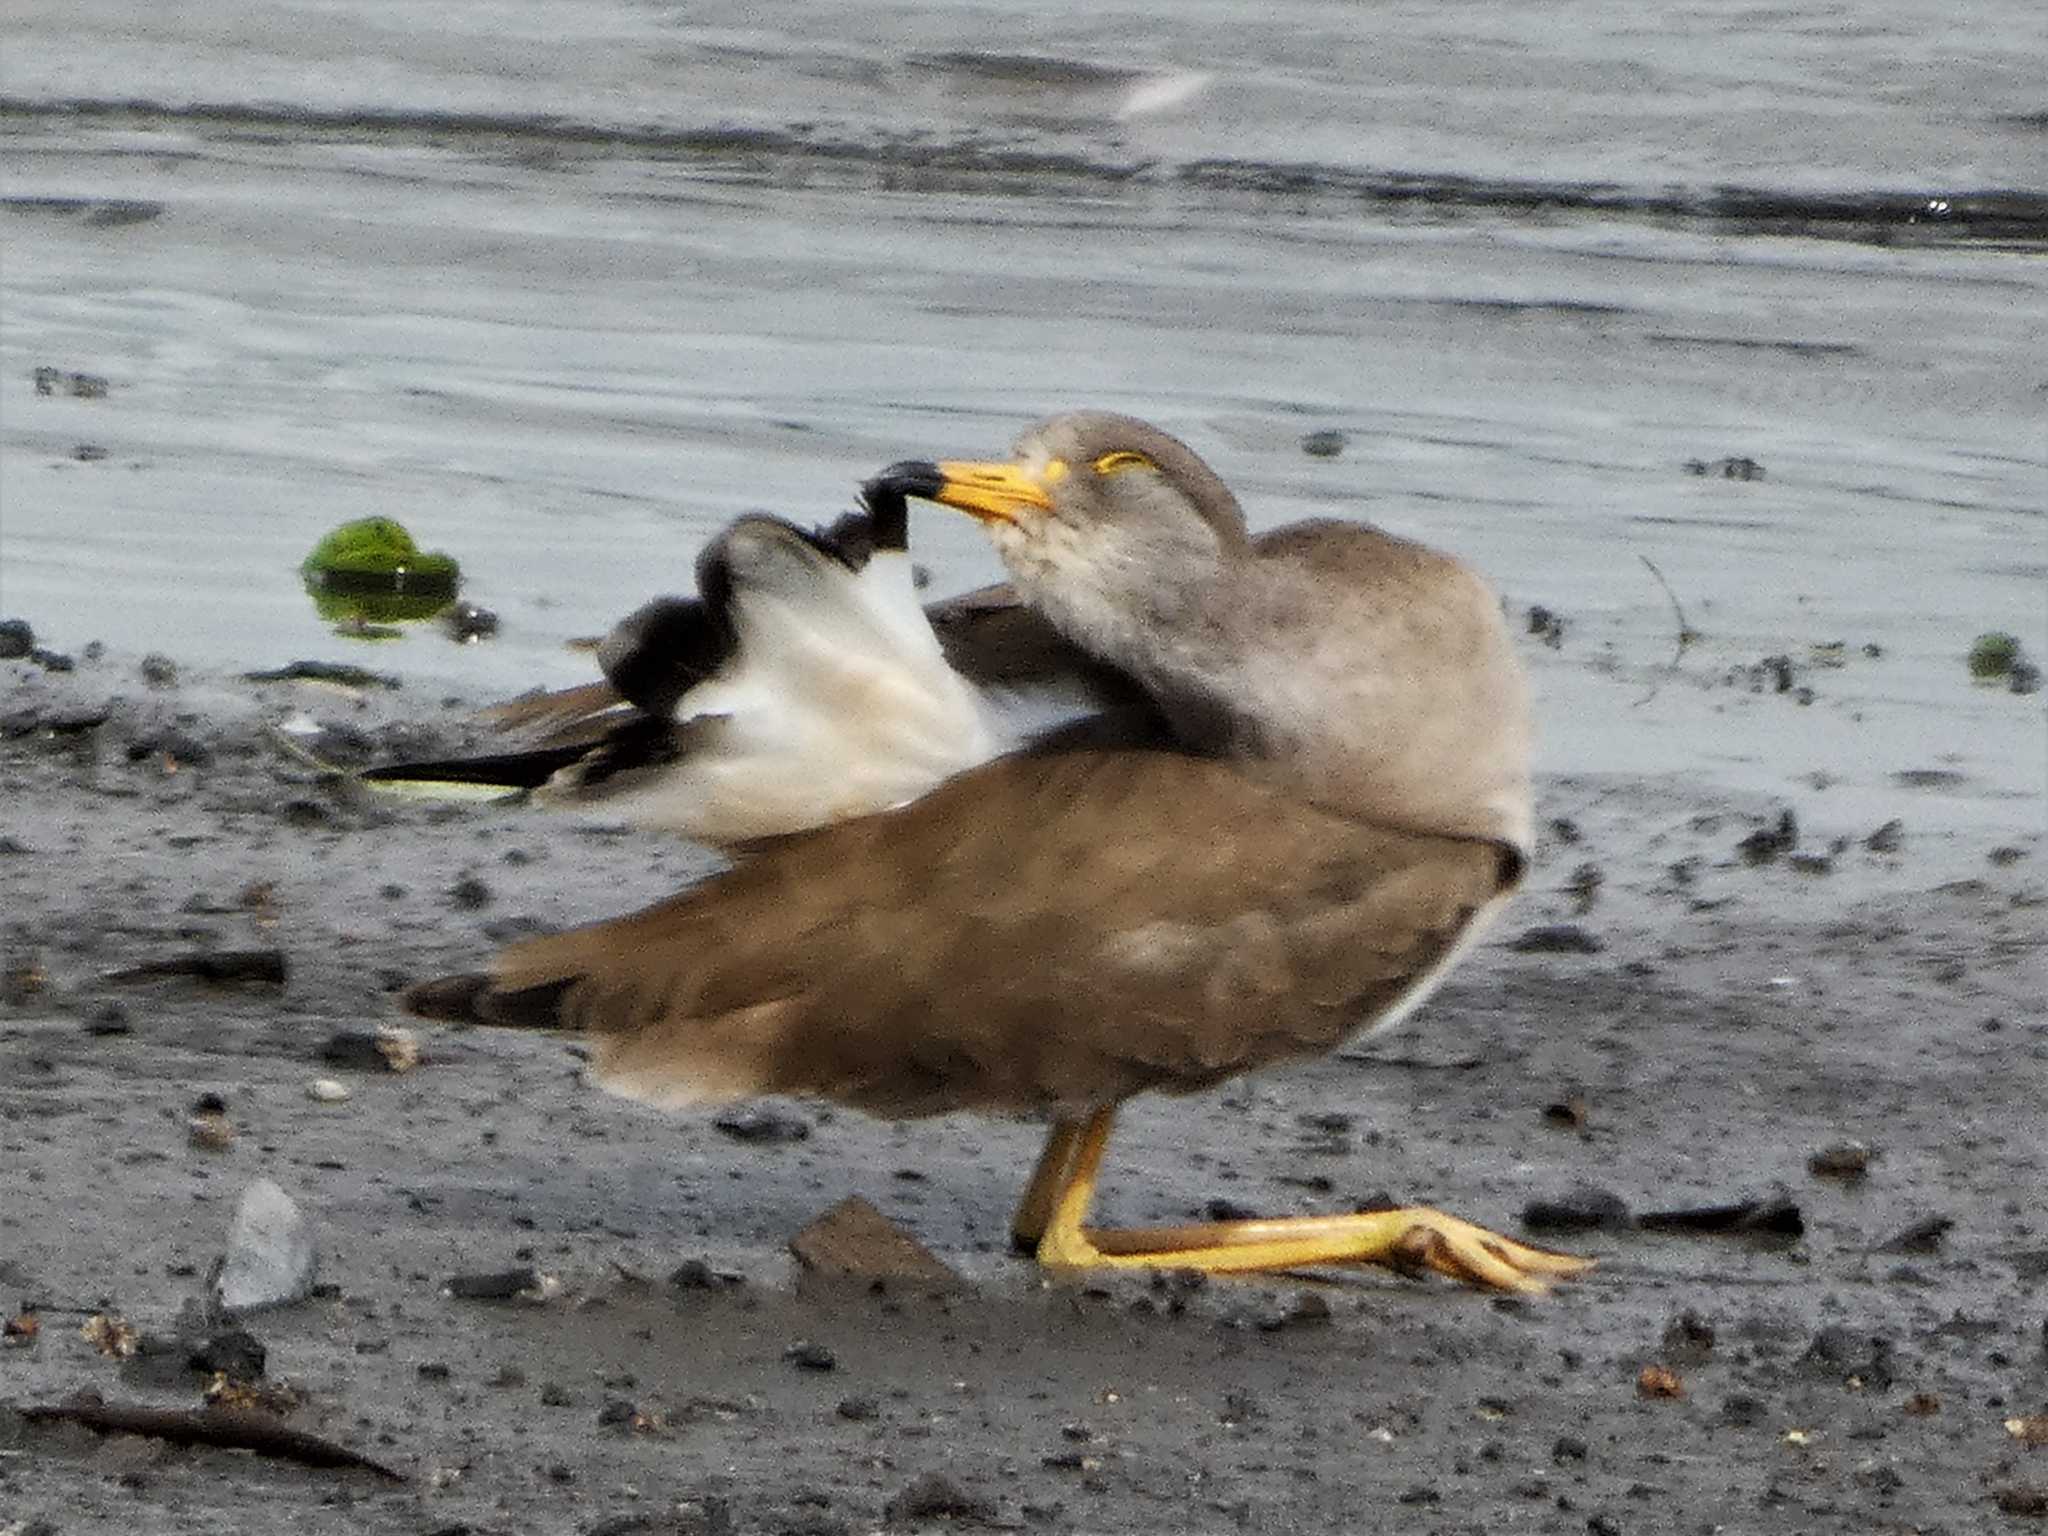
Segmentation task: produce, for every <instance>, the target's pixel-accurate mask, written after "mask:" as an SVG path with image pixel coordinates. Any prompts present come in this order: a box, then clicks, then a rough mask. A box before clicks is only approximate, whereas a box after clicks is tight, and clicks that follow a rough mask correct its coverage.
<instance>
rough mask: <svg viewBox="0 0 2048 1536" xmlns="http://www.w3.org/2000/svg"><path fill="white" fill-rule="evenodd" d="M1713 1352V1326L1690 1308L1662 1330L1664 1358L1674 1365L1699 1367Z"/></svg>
mask: <svg viewBox="0 0 2048 1536" xmlns="http://www.w3.org/2000/svg"><path fill="white" fill-rule="evenodd" d="M1713 1352H1714V1325H1713V1324H1712V1323H1710V1322H1708V1321H1707V1320H1706V1319H1705V1318H1703V1317H1701V1316H1700V1315H1699V1313H1697V1312H1694V1311H1693V1310H1691V1309H1690V1308H1687V1309H1686V1310H1685V1311H1683V1312H1681V1313H1679V1314H1678V1316H1676V1317H1674V1318H1673V1319H1672V1320H1671V1321H1670V1323H1668V1324H1667V1325H1666V1326H1665V1329H1664V1349H1663V1354H1664V1358H1665V1359H1666V1360H1668V1361H1670V1362H1671V1363H1672V1364H1674V1365H1688V1366H1690V1365H1701V1364H1704V1363H1705V1361H1706V1359H1707V1357H1708V1356H1709V1355H1711V1354H1712V1353H1713Z"/></svg>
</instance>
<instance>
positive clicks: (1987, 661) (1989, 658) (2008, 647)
mask: <svg viewBox="0 0 2048 1536" xmlns="http://www.w3.org/2000/svg"><path fill="white" fill-rule="evenodd" d="M2019 659H2020V642H2019V637H2018V636H2017V635H2008V634H2005V633H2003V632H2001V631H1998V630H1992V631H1990V632H1989V633H1986V634H1982V635H1979V636H1978V637H1977V638H1976V640H1975V641H1973V642H1972V643H1971V645H1970V676H1972V677H1974V678H1975V679H1977V681H1978V682H1980V683H1988V682H1993V681H1996V680H1997V679H1998V678H2001V677H2006V676H2009V675H2010V674H2011V672H2012V669H2013V665H2014V664H2015V663H2016V662H2017V661H2018V660H2019Z"/></svg>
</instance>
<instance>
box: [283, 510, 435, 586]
mask: <svg viewBox="0 0 2048 1536" xmlns="http://www.w3.org/2000/svg"><path fill="white" fill-rule="evenodd" d="M299 570H300V572H301V573H302V574H303V575H304V576H305V577H306V579H307V580H309V581H310V580H313V579H314V578H316V577H317V578H319V579H320V580H322V581H323V582H326V583H328V584H330V585H332V584H335V582H336V578H339V579H340V581H342V582H344V583H354V582H357V581H362V582H366V583H368V582H375V583H379V584H380V589H381V590H385V591H392V592H398V591H408V590H409V591H418V592H425V591H427V590H429V589H430V588H438V589H440V590H442V591H445V592H446V593H447V594H448V595H449V596H451V597H453V596H454V595H455V589H456V587H457V586H458V585H459V584H460V583H461V581H462V571H461V568H460V567H458V566H457V565H456V563H455V560H454V557H453V556H451V555H444V554H442V553H441V552H440V551H439V550H433V551H428V550H423V549H421V548H420V547H419V545H417V544H415V543H414V542H413V537H412V535H411V534H409V533H407V532H406V531H405V525H404V524H403V523H401V522H398V521H396V520H395V519H393V518H389V517H362V518H357V519H356V521H354V522H352V523H343V524H342V525H341V526H340V527H339V528H337V529H335V530H334V531H333V532H332V533H330V534H328V535H327V537H326V538H324V539H322V540H321V541H320V542H319V543H318V544H315V545H314V546H313V553H311V554H310V555H308V556H306V558H305V561H304V563H303V564H301V565H300V566H299Z"/></svg>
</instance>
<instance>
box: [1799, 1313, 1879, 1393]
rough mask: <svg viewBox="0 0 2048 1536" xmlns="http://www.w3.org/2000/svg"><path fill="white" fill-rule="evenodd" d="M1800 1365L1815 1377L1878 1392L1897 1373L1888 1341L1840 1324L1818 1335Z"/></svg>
mask: <svg viewBox="0 0 2048 1536" xmlns="http://www.w3.org/2000/svg"><path fill="white" fill-rule="evenodd" d="M1799 1363H1800V1366H1801V1367H1802V1368H1803V1369H1805V1370H1806V1371H1807V1372H1809V1373H1810V1374H1812V1375H1816V1376H1825V1377H1829V1378H1832V1379H1833V1380H1836V1381H1840V1382H1842V1383H1843V1384H1845V1385H1847V1384H1850V1383H1854V1384H1856V1385H1858V1386H1860V1387H1863V1388H1867V1389H1870V1390H1873V1391H1879V1392H1881V1391H1884V1390H1885V1389H1886V1388H1888V1387H1889V1386H1891V1384H1892V1377H1893V1374H1894V1373H1893V1366H1892V1345H1891V1341H1890V1340H1889V1339H1887V1338H1884V1337H1883V1336H1882V1335H1878V1334H1869V1333H1859V1332H1857V1331H1856V1330H1855V1329H1854V1328H1845V1327H1842V1326H1840V1325H1836V1326H1833V1327H1828V1328H1823V1329H1821V1330H1820V1332H1818V1333H1816V1334H1815V1335H1814V1336H1813V1342H1812V1343H1811V1344H1809V1345H1808V1346H1807V1350H1806V1353H1805V1354H1804V1355H1802V1356H1801V1357H1800V1361H1799Z"/></svg>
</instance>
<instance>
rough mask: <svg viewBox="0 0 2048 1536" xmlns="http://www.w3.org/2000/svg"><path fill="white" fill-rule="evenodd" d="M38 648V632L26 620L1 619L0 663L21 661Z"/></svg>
mask: <svg viewBox="0 0 2048 1536" xmlns="http://www.w3.org/2000/svg"><path fill="white" fill-rule="evenodd" d="M35 648H36V632H35V631H34V630H33V629H31V628H29V625H28V620H26V619H0V661H19V660H21V658H22V657H24V656H27V655H30V654H31V653H33V652H34V650H35Z"/></svg>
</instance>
